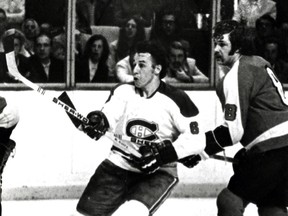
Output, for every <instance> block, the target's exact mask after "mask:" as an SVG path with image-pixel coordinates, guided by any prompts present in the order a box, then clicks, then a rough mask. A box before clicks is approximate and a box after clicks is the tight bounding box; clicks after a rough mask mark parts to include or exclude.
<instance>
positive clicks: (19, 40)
mask: <svg viewBox="0 0 288 216" xmlns="http://www.w3.org/2000/svg"><path fill="white" fill-rule="evenodd" d="M11 31H14V32H15V33H14V52H15V59H16V64H17V67H18V70H19V72H20V73H21V74H22V75H23V76H25V77H27V76H28V74H29V59H28V57H26V56H25V54H23V53H25V51H26V50H25V49H24V44H25V40H26V39H25V36H24V34H23V33H22V32H21V31H20V30H18V29H9V30H7V31H6V32H5V33H4V35H3V41H5V39H6V37H7V36H9V32H11ZM11 82H15V81H14V79H11Z"/></svg>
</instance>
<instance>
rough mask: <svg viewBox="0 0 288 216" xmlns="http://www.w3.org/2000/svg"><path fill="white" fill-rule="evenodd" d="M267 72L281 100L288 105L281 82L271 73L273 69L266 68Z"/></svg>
mask: <svg viewBox="0 0 288 216" xmlns="http://www.w3.org/2000/svg"><path fill="white" fill-rule="evenodd" d="M267 72H268V74H269V76H270V78H271V80H272V82H273V84H274V86H275V87H276V89H277V92H278V94H279V96H280V98H281V100H282V102H283V103H284V104H285V105H287V106H288V101H287V98H286V97H285V93H284V90H283V87H282V84H281V82H280V81H279V80H278V78H277V77H276V76H275V74H274V73H273V71H272V70H271V69H270V68H267Z"/></svg>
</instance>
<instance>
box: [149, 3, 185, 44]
mask: <svg viewBox="0 0 288 216" xmlns="http://www.w3.org/2000/svg"><path fill="white" fill-rule="evenodd" d="M167 15H172V16H174V18H175V32H174V34H173V35H172V37H173V40H177V39H179V38H180V37H181V34H182V25H181V23H180V21H179V15H178V13H176V12H175V10H171V9H170V8H164V9H162V10H160V11H158V12H157V13H156V16H155V23H154V25H153V26H152V29H151V39H153V40H154V39H157V38H160V39H163V38H165V37H166V35H164V31H163V30H162V19H163V17H164V16H167Z"/></svg>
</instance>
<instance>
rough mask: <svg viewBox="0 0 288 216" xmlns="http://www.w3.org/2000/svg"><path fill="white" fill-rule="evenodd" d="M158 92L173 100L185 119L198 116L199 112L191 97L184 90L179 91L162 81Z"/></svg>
mask: <svg viewBox="0 0 288 216" xmlns="http://www.w3.org/2000/svg"><path fill="white" fill-rule="evenodd" d="M158 92H159V93H161V94H164V95H166V96H167V97H169V98H170V99H171V100H173V101H174V102H175V103H176V104H177V106H178V107H179V109H180V112H181V114H182V115H183V116H185V117H191V116H196V115H197V114H198V113H199V111H198V108H197V107H196V105H195V104H194V103H193V102H192V101H191V99H190V98H189V96H188V95H187V94H186V93H185V92H184V91H182V90H180V89H177V88H175V87H173V86H171V85H168V84H166V83H164V82H162V81H161V83H160V86H159V89H158Z"/></svg>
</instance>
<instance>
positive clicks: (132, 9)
mask: <svg viewBox="0 0 288 216" xmlns="http://www.w3.org/2000/svg"><path fill="white" fill-rule="evenodd" d="M154 1H156V0H154ZM157 2H159V1H157ZM154 10H155V8H153V0H146V1H139V0H115V1H114V13H115V24H116V25H117V26H123V25H125V23H126V21H127V19H128V18H129V17H131V16H133V15H136V14H137V15H139V17H140V18H141V20H142V22H143V23H144V26H151V24H152V19H153V11H154Z"/></svg>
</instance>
